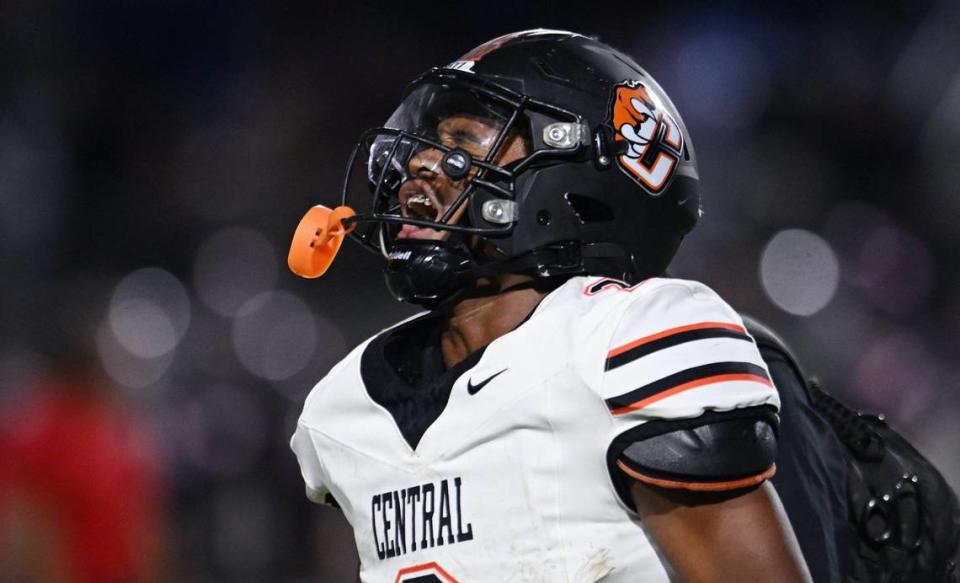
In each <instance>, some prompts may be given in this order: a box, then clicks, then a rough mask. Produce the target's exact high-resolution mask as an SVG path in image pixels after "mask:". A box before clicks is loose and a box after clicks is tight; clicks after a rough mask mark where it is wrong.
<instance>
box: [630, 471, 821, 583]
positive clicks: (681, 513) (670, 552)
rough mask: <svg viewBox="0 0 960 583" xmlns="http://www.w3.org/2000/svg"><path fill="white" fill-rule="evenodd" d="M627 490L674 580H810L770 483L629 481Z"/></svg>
mask: <svg viewBox="0 0 960 583" xmlns="http://www.w3.org/2000/svg"><path fill="white" fill-rule="evenodd" d="M630 492H631V497H632V499H633V503H634V505H635V507H636V509H637V512H638V514H639V515H640V517H641V519H642V520H643V523H644V527H645V530H646V532H647V534H648V536H649V537H650V539H651V540H652V542H653V543H654V545H655V546H656V547H657V548H658V550H659V551H660V555H661V557H663V558H664V559H665V561H666V563H667V567H668V569H669V570H670V571H672V572H673V574H674V577H675V578H676V580H678V581H682V582H683V583H700V582H703V583H706V582H710V583H723V582H725V581H730V582H739V581H780V582H785V583H792V582H807V581H810V580H811V579H810V574H809V572H808V570H807V568H806V565H805V563H804V561H803V556H802V554H801V552H800V548H799V546H798V545H797V541H796V538H795V536H794V535H793V531H792V529H791V528H790V524H789V521H788V519H787V517H786V514H785V513H784V511H783V507H782V506H781V504H780V501H779V498H778V497H777V494H776V491H775V490H774V489H773V487H772V486H771V485H770V484H762V485H760V486H755V487H752V488H747V489H739V490H728V491H723V492H693V491H690V490H674V489H662V488H658V487H656V486H650V485H648V484H645V483H642V482H633V483H632V485H631V490H630Z"/></svg>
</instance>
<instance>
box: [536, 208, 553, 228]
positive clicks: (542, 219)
mask: <svg viewBox="0 0 960 583" xmlns="http://www.w3.org/2000/svg"><path fill="white" fill-rule="evenodd" d="M537 223H538V224H540V225H542V226H544V227H546V226H547V225H549V224H550V213H549V212H547V211H546V210H541V211H539V212H538V213H537Z"/></svg>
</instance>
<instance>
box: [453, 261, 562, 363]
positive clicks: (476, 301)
mask: <svg viewBox="0 0 960 583" xmlns="http://www.w3.org/2000/svg"><path fill="white" fill-rule="evenodd" d="M526 283H530V278H527V277H522V276H514V275H506V276H503V277H502V278H501V279H500V280H499V281H498V282H497V283H491V282H484V283H481V284H479V285H477V286H476V287H475V288H474V290H473V292H474V293H469V294H467V295H466V296H465V297H464V298H463V299H461V300H460V301H459V302H457V303H456V304H455V305H454V306H453V308H452V309H451V311H450V313H449V315H448V316H447V319H446V322H445V323H444V329H443V333H442V334H441V337H440V350H441V352H442V353H443V361H444V364H446V366H447V368H450V367H452V366H455V365H456V364H458V363H459V362H461V361H462V360H464V359H465V358H466V357H468V356H470V354H472V353H473V352H475V351H477V350H479V349H481V348H483V347H484V346H486V345H487V344H490V343H491V342H493V341H494V340H496V339H497V338H499V337H501V336H503V335H504V334H506V333H507V332H510V331H511V330H513V329H514V328H516V327H517V326H518V325H520V323H521V322H523V320H524V318H526V317H527V316H528V315H530V312H532V311H533V310H534V308H536V307H537V304H539V303H540V300H542V299H543V297H544V296H545V295H547V293H548V292H547V291H544V290H541V289H537V288H536V287H534V286H532V285H524V284H526Z"/></svg>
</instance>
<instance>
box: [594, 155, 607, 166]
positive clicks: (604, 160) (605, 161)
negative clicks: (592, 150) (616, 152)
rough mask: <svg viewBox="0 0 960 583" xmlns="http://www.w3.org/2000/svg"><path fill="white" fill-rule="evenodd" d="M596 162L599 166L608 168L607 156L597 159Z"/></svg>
mask: <svg viewBox="0 0 960 583" xmlns="http://www.w3.org/2000/svg"><path fill="white" fill-rule="evenodd" d="M597 162H599V163H600V165H601V166H609V165H610V158H609V157H608V156H600V157H599V158H597Z"/></svg>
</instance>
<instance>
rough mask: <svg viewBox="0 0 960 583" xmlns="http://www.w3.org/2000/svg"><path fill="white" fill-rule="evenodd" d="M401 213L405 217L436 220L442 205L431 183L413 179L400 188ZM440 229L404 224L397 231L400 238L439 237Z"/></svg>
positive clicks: (440, 234)
mask: <svg viewBox="0 0 960 583" xmlns="http://www.w3.org/2000/svg"><path fill="white" fill-rule="evenodd" d="M399 197H400V213H401V214H402V215H403V216H405V217H410V218H413V219H420V220H424V221H435V220H437V217H439V216H440V213H441V207H440V203H439V201H438V200H437V198H436V196H435V195H434V193H433V190H432V189H431V187H430V185H429V184H427V183H425V182H424V181H421V180H412V181H410V182H408V183H406V184H404V185H403V186H402V187H401V188H400V192H399ZM440 236H442V233H441V232H440V231H437V230H436V229H430V228H426V227H418V226H415V225H407V224H405V225H403V226H402V227H401V228H400V232H399V233H397V238H398V239H437V238H440Z"/></svg>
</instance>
